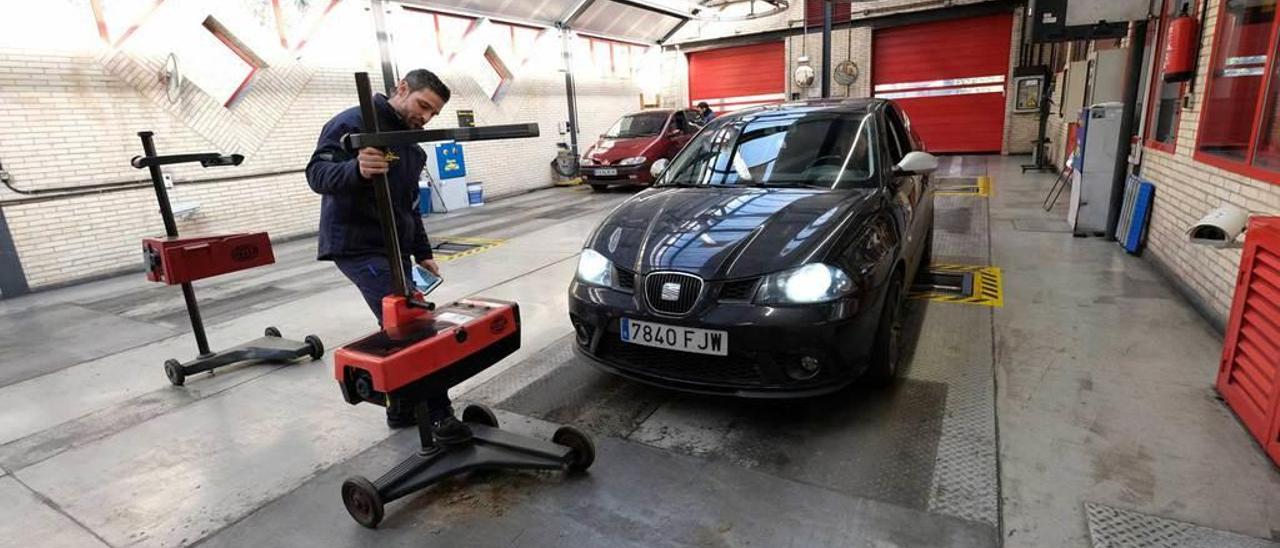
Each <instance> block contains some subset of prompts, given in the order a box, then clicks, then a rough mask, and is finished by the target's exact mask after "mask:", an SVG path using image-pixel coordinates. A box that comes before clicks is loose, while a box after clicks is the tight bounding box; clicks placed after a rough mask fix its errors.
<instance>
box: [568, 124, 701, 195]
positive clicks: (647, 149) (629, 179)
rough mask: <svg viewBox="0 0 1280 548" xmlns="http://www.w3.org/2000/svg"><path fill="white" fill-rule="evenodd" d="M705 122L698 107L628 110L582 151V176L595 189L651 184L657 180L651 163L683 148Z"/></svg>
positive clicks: (673, 154)
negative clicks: (650, 171)
mask: <svg viewBox="0 0 1280 548" xmlns="http://www.w3.org/2000/svg"><path fill="white" fill-rule="evenodd" d="M702 124H703V122H702V115H701V114H699V113H698V111H697V110H694V109H686V110H672V109H662V110H657V109H655V110H644V111H640V112H633V113H631V114H627V115H625V116H623V117H622V118H619V119H618V121H617V122H615V123H614V124H613V126H612V127H610V128H609V131H607V132H605V134H604V135H601V136H600V139H599V140H597V141H596V142H595V144H593V145H591V147H590V148H588V149H587V151H586V153H585V154H583V155H582V162H581V166H582V171H581V173H582V178H583V179H584V180H585V181H586V182H587V184H589V185H591V189H592V190H595V191H602V190H604V189H606V188H608V187H609V185H643V186H648V185H649V184H650V183H652V182H653V175H651V174H650V173H649V167H650V166H652V165H653V163H654V162H656V161H657V160H658V159H660V158H666V159H668V160H669V159H671V157H672V156H675V155H676V153H677V152H680V149H681V148H683V147H684V145H685V143H688V142H689V139H690V138H692V137H693V135H694V134H695V133H697V132H698V130H700V129H702Z"/></svg>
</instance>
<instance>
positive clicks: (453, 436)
mask: <svg viewBox="0 0 1280 548" xmlns="http://www.w3.org/2000/svg"><path fill="white" fill-rule="evenodd" d="M431 437H432V438H433V439H434V440H435V442H436V443H438V444H440V445H453V444H458V443H464V442H466V441H467V440H470V439H471V428H470V427H468V426H467V425H465V424H463V423H462V421H460V420H458V419H457V417H453V416H449V417H445V418H444V419H441V420H440V422H438V423H436V425H435V427H434V428H432V429H431Z"/></svg>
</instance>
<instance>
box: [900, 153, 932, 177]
mask: <svg viewBox="0 0 1280 548" xmlns="http://www.w3.org/2000/svg"><path fill="white" fill-rule="evenodd" d="M937 169H938V157H937V156H934V155H932V154H929V153H928V152H920V151H913V152H908V153H907V155H906V156H904V157H903V158H902V161H901V162H898V165H896V166H893V171H894V172H895V173H919V174H928V173H933V172H934V171H937Z"/></svg>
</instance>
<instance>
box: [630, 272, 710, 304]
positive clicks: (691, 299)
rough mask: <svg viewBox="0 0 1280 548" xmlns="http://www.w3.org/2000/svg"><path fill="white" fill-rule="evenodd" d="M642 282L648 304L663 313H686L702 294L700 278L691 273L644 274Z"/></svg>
mask: <svg viewBox="0 0 1280 548" xmlns="http://www.w3.org/2000/svg"><path fill="white" fill-rule="evenodd" d="M644 284H645V285H644V287H645V299H646V300H648V301H649V306H650V307H651V308H653V309H654V310H656V311H658V312H662V313H665V314H688V313H689V311H690V310H693V305H695V304H697V303H698V296H699V295H700V294H702V278H699V277H697V276H694V275H692V274H681V273H678V272H657V273H654V274H649V275H648V276H645V279H644ZM672 284H674V285H672ZM673 297H674V298H673Z"/></svg>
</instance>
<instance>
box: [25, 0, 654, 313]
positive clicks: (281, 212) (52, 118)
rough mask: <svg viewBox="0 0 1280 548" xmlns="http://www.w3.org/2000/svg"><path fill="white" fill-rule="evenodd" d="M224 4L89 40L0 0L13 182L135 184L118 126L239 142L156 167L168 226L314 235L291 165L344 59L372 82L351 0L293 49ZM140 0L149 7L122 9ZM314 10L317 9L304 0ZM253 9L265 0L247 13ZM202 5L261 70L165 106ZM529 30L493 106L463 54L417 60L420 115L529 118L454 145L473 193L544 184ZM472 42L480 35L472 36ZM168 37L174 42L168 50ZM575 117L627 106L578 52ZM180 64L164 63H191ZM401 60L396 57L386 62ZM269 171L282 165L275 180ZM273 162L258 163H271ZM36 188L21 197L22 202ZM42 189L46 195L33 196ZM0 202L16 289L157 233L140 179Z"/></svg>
mask: <svg viewBox="0 0 1280 548" xmlns="http://www.w3.org/2000/svg"><path fill="white" fill-rule="evenodd" d="M258 3H260V4H261V6H258V7H259V8H262V9H260V10H244V9H240V8H243V7H244V6H245V5H248V6H250V7H252V6H253V5H254V2H253V0H246V1H245V2H241V3H239V4H236V5H231V4H230V3H227V4H223V3H210V2H204V1H201V0H167V1H166V2H164V3H162V4H160V7H159V8H157V9H156V10H155V11H154V12H152V13H150V14H149V16H148V17H146V18H144V19H141V20H140V24H139V25H138V27H137V30H136V31H135V32H133V33H132V34H131V35H130V36H129V38H128V39H126V40H124V41H123V42H120V43H119V44H118V47H117V44H116V42H117V40H118V39H119V37H120V36H121V35H123V34H124V31H125V28H122V27H117V28H112V29H110V31H111V36H110V38H111V41H110V42H107V41H104V40H103V39H102V38H101V37H100V36H99V35H98V30H97V26H96V24H95V21H94V18H93V13H92V10H91V8H90V6H89V3H88V2H77V1H75V0H49V1H48V2H40V3H34V2H27V3H19V2H5V3H0V125H3V126H4V131H0V161H2V162H3V164H4V167H5V169H6V170H7V171H8V172H9V173H10V174H12V176H13V178H14V183H13V184H14V185H15V186H16V187H17V188H19V189H21V190H23V191H38V190H40V189H46V190H47V189H51V188H62V187H74V186H81V185H87V184H95V183H110V182H117V181H129V180H139V179H144V178H145V177H146V176H147V174H146V173H145V172H144V171H140V170H136V169H133V168H132V167H130V166H129V163H128V162H129V159H130V158H131V157H133V156H135V155H138V154H141V146H140V144H139V141H138V138H137V136H136V133H137V132H138V131H142V130H148V131H153V132H155V140H156V145H157V148H158V149H159V151H160V152H161V153H162V154H166V153H168V154H172V153H180V152H197V151H201V152H202V151H220V152H224V153H232V152H235V153H240V154H244V155H245V156H246V160H245V162H244V164H243V165H241V166H239V167H234V168H217V169H208V170H204V169H201V168H200V167H198V166H196V167H192V166H191V165H184V166H174V167H173V168H172V169H168V168H166V171H167V172H168V173H171V174H172V175H173V177H174V179H175V180H176V181H178V183H179V184H178V186H176V187H175V188H174V189H172V190H171V199H172V201H173V202H174V203H179V202H199V204H200V210H199V212H198V213H197V214H196V215H195V216H194V217H192V218H191V219H190V220H186V221H182V222H180V223H179V230H180V231H181V232H182V233H184V234H199V233H218V232H232V231H251V230H252V231H259V230H265V231H269V232H270V233H271V235H272V237H273V238H286V237H291V236H298V235H305V234H308V233H311V232H314V231H315V230H316V223H317V220H318V216H319V196H317V195H315V194H314V193H312V192H311V191H310V189H309V187H308V186H307V184H306V181H305V177H304V175H303V174H302V173H301V172H300V170H301V169H302V168H303V167H305V165H306V162H307V159H308V158H309V156H310V154H311V151H312V149H313V148H314V146H315V141H316V137H317V136H318V134H319V131H320V127H321V126H322V125H323V124H324V123H325V121H327V120H328V119H329V118H330V117H331V116H332V115H334V114H335V113H337V112H339V111H341V110H343V109H345V108H347V107H349V106H351V105H353V104H355V102H356V98H355V93H354V89H355V86H354V80H353V77H352V73H353V72H355V71H367V72H369V73H370V74H371V75H372V77H373V80H374V82H375V88H380V87H381V86H380V83H381V77H380V74H381V73H380V68H379V64H378V51H377V43H376V41H375V36H374V33H373V22H372V17H371V16H370V13H369V11H368V9H367V7H368V2H363V1H358V0H346V1H344V2H341V3H339V4H337V7H335V8H334V11H333V12H331V13H330V14H329V15H328V17H326V18H324V19H323V20H322V21H321V23H320V24H319V26H318V27H316V28H317V30H316V31H315V33H314V34H310V35H308V34H307V32H306V31H307V29H306V28H305V26H304V27H303V28H297V29H290V33H289V35H290V36H291V39H292V40H293V42H292V44H291V45H293V44H296V43H297V42H298V41H299V40H300V39H301V38H302V37H304V36H306V37H307V38H308V39H307V42H306V45H305V47H304V48H302V49H301V50H294V49H293V48H290V49H285V48H284V47H282V46H281V45H280V44H279V38H278V35H277V34H273V33H274V31H275V28H274V25H265V26H264V25H263V24H261V23H262V22H261V20H260V19H256V18H255V17H258V16H260V15H261V14H262V13H266V14H270V13H271V9H270V2H269V1H267V0H260V1H259V2H258ZM140 4H149V3H140ZM314 4H327V2H319V3H314ZM264 10H265V11H264ZM208 15H213V16H215V17H217V19H218V20H219V21H220V22H222V23H223V24H224V25H226V26H227V27H228V28H229V29H230V30H231V31H232V32H233V33H235V35H236V38H237V39H241V40H242V41H244V42H245V43H247V44H248V45H249V46H251V47H253V48H254V53H255V54H256V55H259V56H261V57H262V58H263V59H264V60H265V61H266V62H267V65H268V66H267V67H266V68H264V69H262V70H261V71H260V72H259V73H258V74H257V76H256V77H255V79H254V81H253V82H252V84H251V86H250V87H249V88H248V91H247V92H245V94H244V96H243V99H242V100H240V101H239V102H238V103H235V104H233V105H232V107H231V108H224V107H223V106H222V105H221V104H220V103H219V102H218V101H216V100H214V99H212V98H211V97H210V96H209V95H208V94H206V93H204V92H203V91H202V90H201V89H199V88H198V87H196V86H195V85H194V84H192V83H191V82H190V81H187V83H186V84H185V85H184V87H183V90H182V94H181V96H180V99H179V101H177V102H176V103H172V104H171V103H170V102H169V101H168V100H167V99H166V97H165V94H164V87H163V84H162V83H161V82H160V80H159V79H158V78H157V73H158V72H159V69H160V68H161V66H162V64H163V62H164V59H165V57H166V55H167V50H166V44H171V43H173V42H172V41H180V40H182V39H183V35H184V33H190V32H207V31H205V30H204V29H203V27H201V26H200V22H201V21H203V19H204V17H206V16H208ZM547 32H548V33H550V34H551V35H552V36H549V39H547V40H543V41H540V42H538V49H539V51H536V52H533V53H532V54H531V55H530V56H529V57H530V59H531V61H529V62H526V63H523V64H519V65H518V66H516V67H513V72H514V73H515V78H514V80H513V82H512V83H511V85H510V87H509V88H508V89H507V90H506V91H505V92H504V93H503V94H502V95H501V96H500V98H499V99H498V100H497V101H494V100H491V99H490V98H489V97H488V96H487V95H486V94H485V93H484V92H483V91H481V89H480V86H479V85H478V84H477V83H476V80H475V78H474V77H473V76H472V74H471V73H470V72H469V71H472V70H480V69H481V68H485V69H487V67H485V66H484V65H481V64H480V63H481V62H483V61H482V59H477V58H475V57H474V56H471V57H468V56H459V57H457V58H455V59H454V60H453V61H452V62H450V63H441V64H439V65H438V66H430V67H426V68H429V69H432V70H434V71H437V72H438V73H439V74H440V75H441V77H442V78H443V79H444V80H445V82H446V83H447V84H448V85H449V86H450V88H451V89H452V91H453V99H452V100H451V101H450V102H449V104H448V105H447V108H446V109H445V111H444V112H443V113H442V116H441V118H440V119H438V121H436V122H433V123H432V127H449V126H454V125H456V123H457V121H456V120H457V119H456V113H457V111H458V110H460V109H469V110H472V111H474V112H475V116H476V122H477V124H480V125H490V124H505V123H517V122H537V123H538V124H539V127H540V131H541V136H540V137H538V138H536V139H526V140H520V141H518V142H502V143H469V144H467V145H465V150H466V154H467V162H468V176H469V178H470V180H472V181H481V182H483V183H484V185H485V193H486V195H487V196H489V197H494V196H501V195H504V194H511V193H517V192H523V191H526V190H529V189H533V188H538V187H543V186H546V185H549V184H550V183H551V181H552V172H551V169H550V162H551V160H552V159H553V158H554V157H555V154H556V143H557V142H558V141H560V140H561V139H562V137H561V136H560V135H559V134H558V132H557V126H558V125H559V124H560V123H562V122H565V121H567V120H568V106H567V105H568V102H567V97H566V94H565V86H564V73H563V72H562V71H561V70H560V69H561V67H562V62H561V61H560V54H561V50H560V44H561V42H560V40H559V39H558V34H556V31H555V30H548V31H547ZM475 45H477V46H479V47H478V48H470V49H471V50H476V49H480V50H483V47H484V46H485V44H475ZM175 49H176V48H175ZM580 57H582V59H579V63H578V64H577V66H576V67H575V72H577V73H579V75H578V81H577V87H578V93H579V116H580V119H581V125H582V135H583V139H584V140H588V141H589V140H590V139H591V138H592V137H591V136H594V135H596V134H598V133H600V132H603V131H604V130H605V129H607V127H608V126H609V125H610V124H612V123H613V121H614V120H615V119H616V118H617V117H618V116H620V115H621V114H623V113H625V112H628V111H631V110H635V109H637V108H638V106H639V87H638V84H637V82H636V80H635V79H634V78H630V77H618V76H612V75H602V74H599V71H594V70H590V69H591V61H590V59H589V58H588V57H587V56H580ZM198 62H199V60H198V59H180V66H181V65H185V64H192V63H198ZM398 68H399V69H400V70H401V71H407V70H408V69H409V68H413V67H398ZM280 172H286V173H283V174H280ZM271 174H275V175H271ZM223 176H250V177H248V178H246V179H242V180H236V181H231V182H213V183H204V184H190V183H191V182H192V181H199V180H203V179H207V178H210V177H223ZM37 197H38V198H41V201H33V200H32V198H37ZM46 198H48V199H46ZM0 207H3V209H4V215H5V217H6V220H7V222H8V225H9V229H10V231H11V234H12V237H13V239H14V243H15V245H16V247H17V250H18V255H19V258H20V260H21V262H22V265H23V267H24V271H25V275H26V276H27V280H28V283H29V285H30V286H31V287H33V288H39V287H41V286H48V285H50V284H59V283H65V282H68V281H71V280H74V279H77V278H82V277H87V276H94V275H99V274H103V273H109V272H115V271H120V270H123V269H131V268H136V267H137V266H138V265H139V264H140V255H139V248H140V242H139V240H140V239H141V238H142V237H144V236H150V235H156V234H159V233H162V232H163V226H162V225H161V222H160V219H159V216H158V215H157V213H156V206H155V196H154V194H153V193H152V192H151V191H150V189H149V188H141V189H137V190H128V191H123V192H112V193H104V194H89V195H84V196H78V197H57V196H56V194H55V195H54V196H53V197H50V195H41V196H33V195H23V194H20V193H16V192H13V191H11V190H9V189H7V188H3V187H0Z"/></svg>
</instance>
